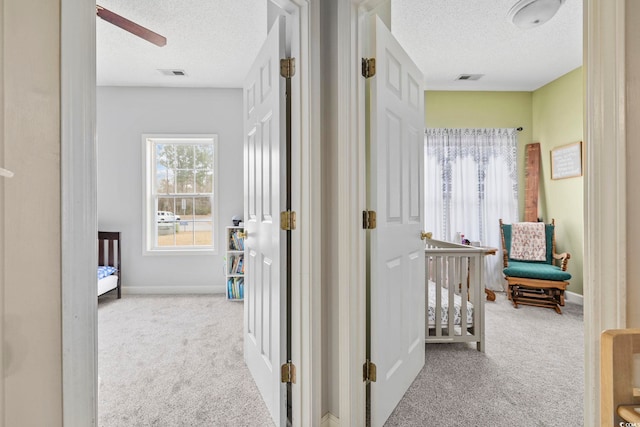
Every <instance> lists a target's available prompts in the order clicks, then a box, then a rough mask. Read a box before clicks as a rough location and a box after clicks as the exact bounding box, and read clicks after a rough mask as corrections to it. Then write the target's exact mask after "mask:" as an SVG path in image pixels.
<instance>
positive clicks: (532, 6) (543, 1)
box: [507, 0, 565, 29]
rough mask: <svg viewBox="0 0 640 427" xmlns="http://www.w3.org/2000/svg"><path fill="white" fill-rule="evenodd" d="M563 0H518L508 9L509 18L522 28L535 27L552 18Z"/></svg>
mask: <svg viewBox="0 0 640 427" xmlns="http://www.w3.org/2000/svg"><path fill="white" fill-rule="evenodd" d="M564 2H565V0H520V1H519V2H517V3H516V4H515V5H513V7H512V8H511V10H509V13H508V15H507V16H508V17H509V20H510V21H511V22H512V23H513V24H514V25H515V26H516V27H519V28H522V29H528V28H533V27H537V26H538V25H542V24H544V23H545V22H547V21H548V20H549V19H551V18H553V16H554V15H555V14H556V12H557V11H558V9H560V6H562V4H563V3H564Z"/></svg>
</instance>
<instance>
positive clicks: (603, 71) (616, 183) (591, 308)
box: [583, 0, 627, 425]
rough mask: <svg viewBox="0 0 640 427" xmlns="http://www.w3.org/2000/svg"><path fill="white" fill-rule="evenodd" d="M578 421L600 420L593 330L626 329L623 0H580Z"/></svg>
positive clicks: (596, 336) (596, 333)
mask: <svg viewBox="0 0 640 427" xmlns="http://www.w3.org/2000/svg"><path fill="white" fill-rule="evenodd" d="M583 5H584V12H583V14H584V70H585V71H584V72H585V110H584V111H585V121H584V138H585V141H586V157H587V158H586V168H585V169H586V172H585V187H584V212H585V222H584V325H585V328H584V332H585V334H584V343H585V354H584V368H585V377H584V383H585V389H584V408H585V413H584V420H585V422H584V425H599V423H600V333H601V332H602V331H603V330H605V329H618V328H626V327H627V315H626V302H627V295H626V294H627V265H626V264H627V263H626V259H627V246H626V245H627V239H626V235H627V232H626V209H627V206H626V205H627V198H626V181H627V176H626V167H625V163H626V138H627V135H626V125H625V120H626V117H625V116H626V115H625V110H626V97H625V92H626V76H625V62H626V61H625V13H624V11H625V0H584V2H583Z"/></svg>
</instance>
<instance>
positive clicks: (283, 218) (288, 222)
mask: <svg viewBox="0 0 640 427" xmlns="http://www.w3.org/2000/svg"><path fill="white" fill-rule="evenodd" d="M280 229H281V230H285V231H290V230H295V229H296V213H295V212H294V211H284V212H280Z"/></svg>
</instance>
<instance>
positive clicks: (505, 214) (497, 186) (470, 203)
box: [424, 128, 518, 290]
mask: <svg viewBox="0 0 640 427" xmlns="http://www.w3.org/2000/svg"><path fill="white" fill-rule="evenodd" d="M517 145H518V135H517V131H516V130H515V129H511V128H509V129H426V131H425V148H424V150H425V173H424V177H425V226H426V230H427V231H432V232H433V236H434V238H436V239H441V240H447V241H454V240H455V239H456V238H457V236H458V233H460V234H464V237H465V238H466V239H469V240H470V241H472V242H479V243H480V244H481V245H482V246H490V247H494V248H498V250H499V251H500V250H501V248H502V243H501V241H500V227H499V223H498V220H499V219H500V218H502V219H503V220H504V221H505V222H507V223H511V222H515V221H518V168H517ZM456 243H460V242H456ZM485 260H486V266H485V267H486V268H485V284H486V286H487V287H488V288H490V289H494V290H503V283H504V280H503V275H502V257H501V255H500V253H498V254H497V256H488V257H486V258H485Z"/></svg>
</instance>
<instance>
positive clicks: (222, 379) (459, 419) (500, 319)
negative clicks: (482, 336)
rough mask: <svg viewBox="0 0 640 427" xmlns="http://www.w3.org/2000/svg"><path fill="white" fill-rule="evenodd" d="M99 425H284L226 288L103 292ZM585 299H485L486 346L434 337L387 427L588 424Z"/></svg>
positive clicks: (238, 306)
mask: <svg viewBox="0 0 640 427" xmlns="http://www.w3.org/2000/svg"><path fill="white" fill-rule="evenodd" d="M98 331H99V333H98V341H99V344H98V347H99V360H98V371H99V381H98V384H99V390H98V391H99V410H98V414H99V424H98V425H99V426H100V427H129V426H163V427H164V426H171V427H173V426H176V427H177V426H234V427H235V426H239V427H241V426H252V427H254V426H255V427H261V426H273V422H272V421H271V418H270V416H269V413H268V410H267V408H266V406H265V404H264V402H263V401H262V399H261V398H260V396H259V393H258V390H257V388H256V386H255V383H254V382H253V379H252V378H251V375H250V373H249V371H248V369H247V367H246V365H245V364H244V359H243V356H242V351H243V345H242V304H238V303H231V302H228V301H226V299H225V298H224V296H218V295H213V296H211V295H208V296H126V297H125V298H123V299H121V300H116V299H115V298H111V297H109V296H105V297H101V298H100V300H99V303H98ZM583 348H584V345H583V320H582V307H581V306H578V305H574V304H570V303H567V305H566V306H565V307H564V308H563V314H562V315H558V314H556V313H555V312H554V311H553V310H549V309H543V308H539V307H528V306H521V307H520V308H518V309H514V308H513V307H512V305H511V303H510V302H509V301H507V300H506V298H505V296H504V295H503V294H502V295H501V294H499V295H498V298H497V300H496V301H495V302H487V303H486V353H484V354H483V353H480V352H478V351H476V350H475V345H474V344H428V345H426V364H425V367H424V368H423V369H422V371H421V372H420V374H419V375H418V377H417V378H416V379H415V381H414V382H413V384H412V385H411V387H410V388H409V390H408V391H407V393H406V394H405V396H404V397H403V399H402V400H401V401H400V403H399V404H398V406H397V407H396V409H395V410H394V412H393V413H392V414H391V416H390V418H389V420H388V421H387V423H386V426H389V427H392V426H411V427H413V426H416V427H418V426H427V427H428V426H434V427H447V426H476V427H502V426H504V427H507V426H508V427H513V426H518V427H520V426H522V427H528V426H550V427H551V426H562V427H571V426H582V423H583V421H582V420H583V401H582V399H583V376H584V374H583V372H584V356H583Z"/></svg>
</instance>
